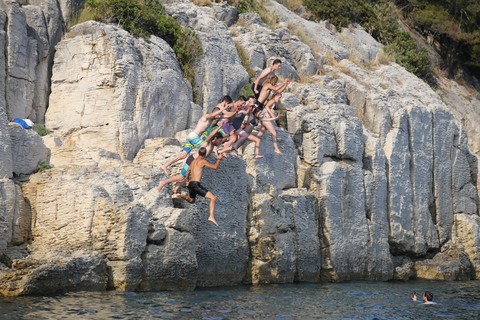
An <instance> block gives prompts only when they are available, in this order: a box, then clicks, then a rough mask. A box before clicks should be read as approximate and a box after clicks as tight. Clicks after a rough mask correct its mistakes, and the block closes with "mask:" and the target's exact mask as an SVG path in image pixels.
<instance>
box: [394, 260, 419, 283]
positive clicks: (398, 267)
mask: <svg viewBox="0 0 480 320" xmlns="http://www.w3.org/2000/svg"><path fill="white" fill-rule="evenodd" d="M392 261H393V268H394V269H393V279H395V280H401V281H408V280H410V279H411V278H413V277H414V276H415V263H414V262H413V261H412V260H411V259H410V258H409V257H405V256H394V257H393V259H392Z"/></svg>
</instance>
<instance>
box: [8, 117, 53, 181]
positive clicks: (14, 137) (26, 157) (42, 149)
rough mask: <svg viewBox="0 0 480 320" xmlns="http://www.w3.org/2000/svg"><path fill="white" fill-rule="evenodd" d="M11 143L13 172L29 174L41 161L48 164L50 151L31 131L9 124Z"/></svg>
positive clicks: (16, 124) (39, 137)
mask: <svg viewBox="0 0 480 320" xmlns="http://www.w3.org/2000/svg"><path fill="white" fill-rule="evenodd" d="M9 125H10V138H11V141H12V157H13V161H12V163H13V168H12V170H13V172H15V173H17V174H31V173H33V172H35V171H36V169H37V165H38V163H39V162H40V161H41V160H46V161H47V163H49V162H50V150H49V149H48V148H47V147H46V146H45V144H44V143H43V139H42V137H41V136H39V135H38V133H37V132H36V131H34V130H32V129H24V128H23V127H22V126H21V125H20V124H18V123H13V122H11V123H9Z"/></svg>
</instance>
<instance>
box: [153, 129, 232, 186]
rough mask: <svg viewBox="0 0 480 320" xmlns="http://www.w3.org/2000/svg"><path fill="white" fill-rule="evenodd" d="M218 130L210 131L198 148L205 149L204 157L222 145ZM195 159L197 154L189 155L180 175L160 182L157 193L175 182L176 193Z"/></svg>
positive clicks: (221, 136)
mask: <svg viewBox="0 0 480 320" xmlns="http://www.w3.org/2000/svg"><path fill="white" fill-rule="evenodd" d="M219 130H220V127H218V126H217V127H216V128H215V129H214V130H212V132H210V134H209V135H208V137H207V138H206V139H205V141H204V142H203V143H202V145H201V146H200V148H205V149H206V150H207V151H206V154H205V157H208V155H209V154H210V153H212V150H213V149H214V147H218V146H219V145H221V144H222V143H223V141H224V137H223V135H222V134H221V133H220V132H219ZM197 157H198V152H197V153H195V154H193V155H190V156H189V157H188V158H187V161H186V162H185V165H184V167H183V169H182V172H181V173H179V174H177V175H174V176H172V177H170V178H168V179H167V180H163V181H160V183H159V184H158V188H157V190H158V192H162V189H163V187H164V186H166V185H167V184H169V183H171V182H176V184H175V189H174V191H173V193H177V190H178V188H180V187H181V186H182V185H184V184H185V181H184V179H185V176H186V175H187V170H188V168H189V166H190V165H191V164H192V162H193V160H195V159H196V158H197Z"/></svg>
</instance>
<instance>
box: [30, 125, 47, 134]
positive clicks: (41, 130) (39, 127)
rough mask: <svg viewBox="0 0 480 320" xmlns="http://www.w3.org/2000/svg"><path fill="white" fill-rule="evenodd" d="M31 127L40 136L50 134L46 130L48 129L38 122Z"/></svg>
mask: <svg viewBox="0 0 480 320" xmlns="http://www.w3.org/2000/svg"><path fill="white" fill-rule="evenodd" d="M32 129H33V130H35V131H36V132H37V133H38V134H39V135H40V136H42V137H43V136H46V135H47V134H50V131H48V129H47V128H45V127H44V126H42V125H41V124H40V123H35V124H34V125H33V128H32Z"/></svg>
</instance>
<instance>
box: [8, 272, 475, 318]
mask: <svg viewBox="0 0 480 320" xmlns="http://www.w3.org/2000/svg"><path fill="white" fill-rule="evenodd" d="M413 291H416V292H418V293H419V300H420V301H418V302H414V301H412V299H411V295H412V292H413ZM424 291H431V292H433V294H434V301H435V302H436V304H423V303H422V302H421V296H422V294H423V292H424ZM0 319H22V320H23V319H219V320H220V319H416V320H417V319H480V281H468V282H424V281H410V282H406V283H403V282H343V283H334V284H332V283H300V284H282V285H258V286H236V287H220V288H208V289H205V288H204V289H197V290H195V291H162V292H119V291H108V292H72V293H67V294H62V295H55V296H36V297H16V298H0Z"/></svg>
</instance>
